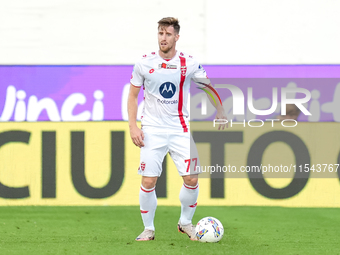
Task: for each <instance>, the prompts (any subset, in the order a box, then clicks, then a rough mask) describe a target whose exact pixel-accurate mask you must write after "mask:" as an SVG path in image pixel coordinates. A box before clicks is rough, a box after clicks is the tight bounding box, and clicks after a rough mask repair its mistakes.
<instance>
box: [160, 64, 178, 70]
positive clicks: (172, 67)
mask: <svg viewBox="0 0 340 255" xmlns="http://www.w3.org/2000/svg"><path fill="white" fill-rule="evenodd" d="M158 67H159V69H161V68H164V69H177V66H176V65H169V64H166V63H162V64H159V65H158Z"/></svg>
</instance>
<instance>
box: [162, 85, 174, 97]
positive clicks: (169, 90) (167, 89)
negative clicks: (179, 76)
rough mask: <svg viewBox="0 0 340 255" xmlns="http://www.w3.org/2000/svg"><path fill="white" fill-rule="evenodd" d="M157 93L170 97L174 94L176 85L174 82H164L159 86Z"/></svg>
mask: <svg viewBox="0 0 340 255" xmlns="http://www.w3.org/2000/svg"><path fill="white" fill-rule="evenodd" d="M159 93H160V94H161V95H162V96H163V97H164V98H172V97H173V96H174V94H175V93H176V86H175V84H173V83H171V82H164V83H163V84H162V85H161V86H160V87H159Z"/></svg>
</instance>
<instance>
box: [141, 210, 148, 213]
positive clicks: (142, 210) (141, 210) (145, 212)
mask: <svg viewBox="0 0 340 255" xmlns="http://www.w3.org/2000/svg"><path fill="white" fill-rule="evenodd" d="M140 212H141V213H148V212H149V211H143V210H140Z"/></svg>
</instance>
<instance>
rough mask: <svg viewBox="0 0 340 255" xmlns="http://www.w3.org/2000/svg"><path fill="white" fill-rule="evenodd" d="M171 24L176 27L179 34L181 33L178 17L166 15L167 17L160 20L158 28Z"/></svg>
mask: <svg viewBox="0 0 340 255" xmlns="http://www.w3.org/2000/svg"><path fill="white" fill-rule="evenodd" d="M169 26H173V27H174V29H175V32H176V33H177V34H179V29H180V26H179V21H178V19H176V18H174V17H166V18H163V19H161V20H160V21H158V29H159V28H160V27H169Z"/></svg>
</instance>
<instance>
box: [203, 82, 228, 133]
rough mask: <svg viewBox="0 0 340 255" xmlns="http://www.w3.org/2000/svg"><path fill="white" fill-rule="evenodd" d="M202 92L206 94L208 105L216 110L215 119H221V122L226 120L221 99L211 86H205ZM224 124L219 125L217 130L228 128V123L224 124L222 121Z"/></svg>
mask: <svg viewBox="0 0 340 255" xmlns="http://www.w3.org/2000/svg"><path fill="white" fill-rule="evenodd" d="M203 90H204V92H205V93H206V94H207V97H208V98H209V101H210V103H211V104H212V105H213V106H214V107H215V108H216V110H217V114H216V117H215V119H223V120H227V116H226V114H225V112H224V108H223V105H222V101H221V98H220V96H219V94H218V92H217V91H216V90H215V89H214V88H213V87H212V85H211V84H209V85H205V87H204V89H203ZM223 123H224V124H220V125H219V126H218V130H221V129H222V130H223V129H225V128H228V123H225V122H224V121H223Z"/></svg>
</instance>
